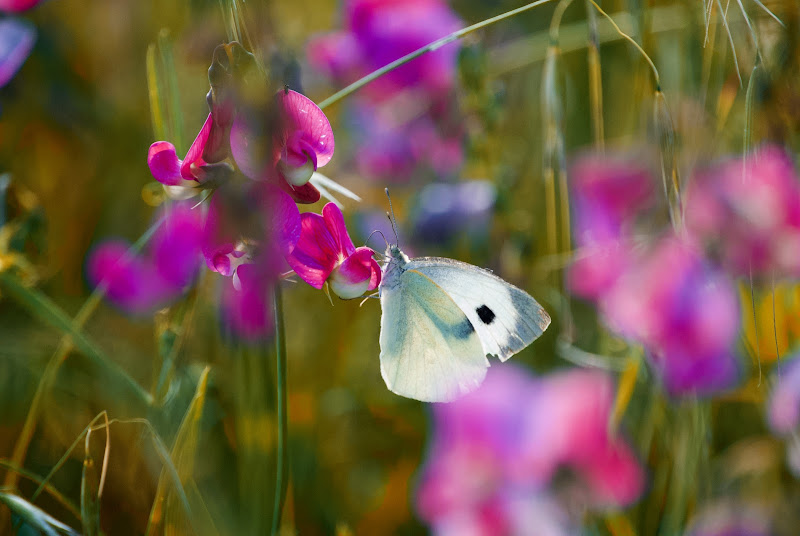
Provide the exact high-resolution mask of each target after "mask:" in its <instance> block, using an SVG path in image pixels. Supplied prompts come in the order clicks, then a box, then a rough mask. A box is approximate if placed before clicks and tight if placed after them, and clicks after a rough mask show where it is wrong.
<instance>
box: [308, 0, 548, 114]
mask: <svg viewBox="0 0 800 536" xmlns="http://www.w3.org/2000/svg"><path fill="white" fill-rule="evenodd" d="M552 1H554V0H537V1H536V2H531V3H530V4H526V5H524V6H522V7H518V8H517V9H512V10H511V11H506V12H505V13H502V14H500V15H497V16H496V17H492V18H490V19H486V20H482V21H481V22H478V23H476V24H473V25H472V26H467V27H466V28H462V29H460V30H458V31H456V32H453V33H451V34H450V35H447V36H445V37H442V38H441V39H437V40H436V41H434V42H433V43H429V44H427V45H425V46H424V47H421V48H418V49H417V50H415V51H414V52H411V53H409V54H406V55H405V56H403V57H402V58H399V59H396V60H395V61H393V62H392V63H389V64H388V65H386V66H384V67H381V68H380V69H378V70H377V71H373V72H371V73H370V74H368V75H367V76H365V77H363V78H361V79H359V80H356V81H355V82H353V83H352V84H350V85H349V86H347V87H346V88H344V89H342V90H340V91H337V92H336V93H334V94H333V95H331V96H330V97H328V98H327V99H325V100H324V101H322V102H320V103H319V107H320V108H321V109H323V110H324V109H325V108H327V107H328V106H330V105H331V104H333V103H335V102H338V101H340V100H342V99H343V98H345V97H347V96H348V95H350V94H351V93H355V92H356V91H358V90H359V89H361V88H362V87H364V86H366V85H367V84H369V83H370V82H372V81H373V80H376V79H377V78H380V77H381V76H383V75H385V74H386V73H388V72H390V71H393V70H394V69H397V68H398V67H400V66H401V65H405V64H406V63H408V62H410V61H411V60H413V59H415V58H418V57H420V56H422V55H423V54H425V53H427V52H433V51H434V50H437V49H439V48H441V47H443V46H445V45H447V44H450V43H452V42H454V41H458V40H459V39H461V38H463V37H464V36H466V35H469V34H471V33H472V32H474V31H477V30H480V29H481V28H485V27H486V26H489V25H492V24H494V23H496V22H500V21H502V20H505V19H508V18H511V17H513V16H515V15H519V14H520V13H524V12H525V11H528V10H530V9H533V8H535V7H539V6H541V5H544V4H547V3H548V2H552Z"/></svg>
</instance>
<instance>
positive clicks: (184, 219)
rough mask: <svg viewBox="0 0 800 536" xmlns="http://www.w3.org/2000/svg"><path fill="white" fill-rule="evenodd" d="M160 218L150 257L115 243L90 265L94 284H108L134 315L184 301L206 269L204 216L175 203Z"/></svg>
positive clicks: (120, 303)
mask: <svg viewBox="0 0 800 536" xmlns="http://www.w3.org/2000/svg"><path fill="white" fill-rule="evenodd" d="M160 218H162V222H161V224H160V225H159V227H158V229H157V230H156V232H155V234H154V235H153V238H152V240H151V241H150V244H149V246H148V249H147V252H146V253H145V254H136V253H132V252H129V249H130V244H128V243H127V242H125V241H121V240H112V241H108V242H104V243H102V244H100V245H98V246H97V247H96V248H95V249H94V250H93V251H92V253H90V255H89V258H88V261H87V276H88V279H89V282H90V283H91V284H92V285H93V286H101V285H102V286H103V287H104V288H105V289H106V297H107V298H108V299H109V300H110V301H111V302H112V303H114V304H115V305H117V306H118V307H119V308H120V309H122V310H124V311H126V312H128V313H131V314H134V315H142V314H146V313H151V312H153V311H154V310H156V309H158V308H159V307H164V306H166V305H168V304H169V303H171V302H172V301H174V300H176V299H177V298H179V297H180V296H181V294H183V292H184V291H185V290H186V288H187V287H188V286H189V285H190V284H191V283H192V281H193V280H194V278H195V276H196V275H197V270H198V268H199V267H200V262H201V258H202V257H201V256H200V238H201V229H202V226H203V216H202V211H201V210H199V209H195V210H193V209H192V208H191V205H189V204H187V203H175V204H173V205H171V206H168V207H166V208H165V209H164V210H163V211H162V213H161V215H160Z"/></svg>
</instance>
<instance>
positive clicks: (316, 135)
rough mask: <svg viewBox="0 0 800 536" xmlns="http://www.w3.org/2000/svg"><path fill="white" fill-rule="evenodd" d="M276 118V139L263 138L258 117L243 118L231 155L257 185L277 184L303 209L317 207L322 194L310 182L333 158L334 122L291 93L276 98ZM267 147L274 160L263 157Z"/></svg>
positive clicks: (272, 128)
mask: <svg viewBox="0 0 800 536" xmlns="http://www.w3.org/2000/svg"><path fill="white" fill-rule="evenodd" d="M275 112H276V114H275V115H276V119H275V124H274V125H269V124H268V125H267V127H269V130H270V131H271V135H270V136H259V135H258V132H259V131H260V130H262V129H261V128H260V126H259V125H258V124H254V123H253V121H254V118H252V117H248V116H244V115H241V114H240V115H239V116H237V118H236V119H235V120H234V122H233V127H232V129H231V151H232V155H233V158H234V160H235V161H236V165H237V166H238V167H239V169H240V170H241V171H242V173H244V174H245V175H247V176H248V177H250V178H251V179H255V180H267V181H271V182H274V183H275V184H277V185H278V186H279V187H281V188H282V189H284V190H285V191H286V192H287V193H289V195H291V196H292V198H293V199H294V200H295V201H297V202H298V203H315V202H316V201H318V200H319V198H320V194H319V191H317V189H316V188H315V187H314V186H313V185H312V184H310V183H309V182H308V181H309V180H310V179H311V175H313V173H314V172H315V171H317V169H319V168H321V167H322V166H324V165H325V164H327V163H328V162H330V160H331V158H332V157H333V152H334V148H335V143H334V139H333V130H332V129H331V125H330V122H329V121H328V118H327V117H325V114H324V113H323V112H322V110H320V108H319V107H318V106H317V105H316V104H314V102H313V101H311V100H310V99H309V98H307V97H305V96H304V95H301V94H300V93H297V92H296V91H292V90H289V89H287V90H284V91H279V92H278V93H277V94H276V95H275ZM258 119H259V118H255V120H256V121H257V120H258ZM270 138H271V139H270ZM264 147H270V148H271V150H270V151H269V152H270V153H271V154H270V155H269V156H267V155H264V154H259V152H260V151H261V152H263V150H264Z"/></svg>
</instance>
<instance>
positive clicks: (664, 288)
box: [601, 236, 739, 394]
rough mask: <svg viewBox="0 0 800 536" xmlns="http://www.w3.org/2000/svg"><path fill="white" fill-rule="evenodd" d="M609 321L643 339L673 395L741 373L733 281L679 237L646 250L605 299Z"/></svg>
mask: <svg viewBox="0 0 800 536" xmlns="http://www.w3.org/2000/svg"><path fill="white" fill-rule="evenodd" d="M601 309H602V310H603V312H604V314H605V316H606V318H607V319H608V322H609V324H610V325H611V326H612V328H614V329H615V330H617V331H618V332H620V333H621V334H623V335H625V336H627V337H630V338H632V339H635V340H637V341H639V342H641V343H642V344H643V345H644V347H645V349H646V350H647V351H648V356H649V358H650V360H651V362H652V364H653V365H654V366H655V368H656V369H657V370H658V372H659V374H660V376H661V378H662V380H663V382H664V384H665V385H666V387H667V390H668V391H669V392H671V393H673V394H685V393H697V394H710V393H713V392H716V391H720V390H724V389H728V388H731V387H733V386H734V385H735V384H736V382H737V381H738V379H739V366H738V360H737V358H736V356H735V354H734V350H733V348H734V346H735V344H736V337H737V332H738V326H739V306H738V301H737V298H736V292H735V289H734V287H733V284H732V283H731V282H730V281H729V280H728V279H727V278H726V277H725V276H723V275H722V274H721V273H719V272H718V271H716V270H714V269H713V268H712V267H711V266H709V265H708V264H707V263H706V262H704V260H703V258H702V257H701V255H700V253H699V251H698V250H697V248H695V247H694V246H693V245H692V244H691V243H688V242H686V241H683V240H680V239H678V238H676V237H674V236H668V237H666V238H664V239H662V240H661V241H660V242H659V243H658V244H656V246H655V247H654V248H653V250H652V251H649V252H643V253H642V254H640V256H639V257H638V258H637V260H636V261H635V262H634V264H633V265H632V266H631V267H629V268H628V270H627V271H626V272H625V274H624V275H623V276H622V277H621V278H620V280H619V281H618V282H617V284H616V285H615V286H614V287H613V289H612V290H611V291H610V292H609V293H608V294H607V295H606V296H605V297H604V298H603V299H602V300H601Z"/></svg>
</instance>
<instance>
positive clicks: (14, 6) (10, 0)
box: [0, 0, 44, 13]
mask: <svg viewBox="0 0 800 536" xmlns="http://www.w3.org/2000/svg"><path fill="white" fill-rule="evenodd" d="M43 1H44V0H0V11H5V12H6V13H21V12H23V11H27V10H29V9H32V8H34V7H36V6H37V5H39V4H41V3H42V2H43Z"/></svg>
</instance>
